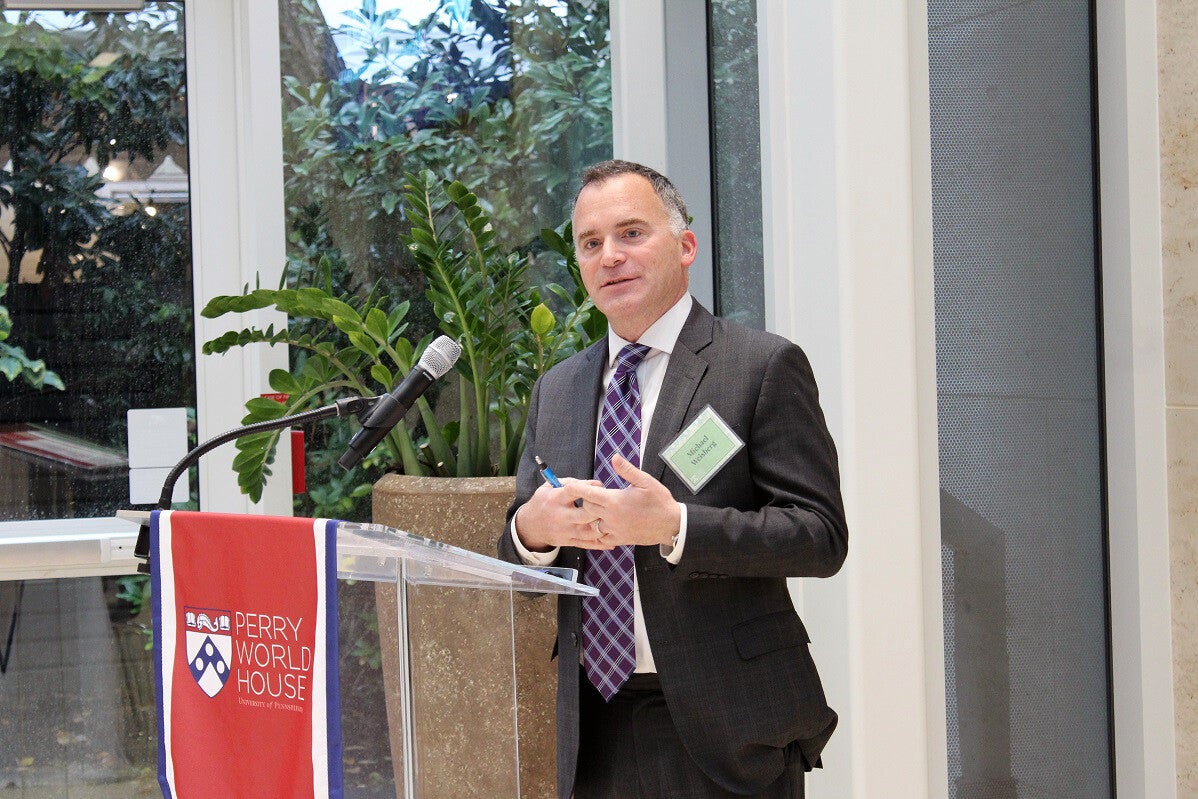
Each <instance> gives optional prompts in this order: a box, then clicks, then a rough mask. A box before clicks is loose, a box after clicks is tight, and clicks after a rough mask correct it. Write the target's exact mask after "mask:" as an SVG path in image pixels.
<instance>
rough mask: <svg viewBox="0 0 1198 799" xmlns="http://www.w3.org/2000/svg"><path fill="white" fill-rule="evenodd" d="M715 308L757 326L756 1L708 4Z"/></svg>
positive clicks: (760, 291) (760, 257) (761, 278)
mask: <svg viewBox="0 0 1198 799" xmlns="http://www.w3.org/2000/svg"><path fill="white" fill-rule="evenodd" d="M707 13H708V26H709V28H708V31H709V37H710V42H711V110H712V149H713V161H714V164H713V169H714V171H715V175H714V178H715V179H714V180H713V181H712V183H713V185H714V194H715V212H714V215H715V258H714V263H715V272H716V307H717V309H718V312H719V314H720V315H721V316H726V317H728V318H730V319H735V320H737V321H738V322H742V323H743V324H747V325H752V326H753V327H757V328H764V327H765V254H764V253H765V250H764V247H765V243H764V239H763V238H762V231H761V116H760V106H759V103H758V88H757V2H756V0H710V1H709V2H708V4H707Z"/></svg>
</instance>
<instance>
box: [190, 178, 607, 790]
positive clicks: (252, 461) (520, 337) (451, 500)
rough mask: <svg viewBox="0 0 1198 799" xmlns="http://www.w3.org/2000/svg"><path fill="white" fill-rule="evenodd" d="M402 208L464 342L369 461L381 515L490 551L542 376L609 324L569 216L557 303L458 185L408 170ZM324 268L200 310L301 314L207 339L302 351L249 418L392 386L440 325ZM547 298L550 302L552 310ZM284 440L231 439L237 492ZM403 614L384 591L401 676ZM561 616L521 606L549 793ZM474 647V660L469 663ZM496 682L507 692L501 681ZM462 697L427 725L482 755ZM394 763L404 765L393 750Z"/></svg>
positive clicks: (484, 732) (445, 780)
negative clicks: (345, 286) (344, 288)
mask: <svg viewBox="0 0 1198 799" xmlns="http://www.w3.org/2000/svg"><path fill="white" fill-rule="evenodd" d="M402 203H403V206H402V207H403V213H404V214H405V216H406V218H407V221H408V223H409V225H410V228H409V230H408V232H407V233H405V234H404V236H403V242H404V244H405V245H406V247H407V248H408V251H409V252H410V253H411V255H412V258H413V261H414V262H415V264H416V265H417V266H418V267H419V270H420V272H421V274H422V275H423V276H424V278H425V280H426V281H427V297H428V299H429V301H430V303H431V305H432V310H433V314H434V315H435V318H436V319H437V322H438V325H439V332H440V333H443V334H445V335H449V336H452V337H453V338H454V339H455V340H457V341H458V342H459V343H460V344H461V345H462V355H461V357H460V359H459V360H458V362H457V364H456V365H455V369H454V375H455V377H456V380H453V381H449V383H448V384H447V385H446V387H445V388H444V389H443V390H442V391H441V392H440V394H439V396H438V397H437V398H436V399H435V400H434V401H429V400H428V399H426V398H425V397H422V398H421V399H419V400H418V401H417V403H416V404H417V409H416V410H415V411H414V412H413V414H412V416H413V417H417V416H418V418H417V419H413V420H412V421H413V424H411V425H400V426H398V427H397V428H396V429H395V430H393V431H392V432H391V433H390V434H389V435H388V436H387V438H386V439H385V441H384V442H383V443H382V444H381V445H380V446H379V447H378V448H377V449H376V450H375V453H374V454H373V455H372V456H371V457H372V458H373V459H374V460H375V461H376V462H382V463H384V464H386V465H387V466H388V467H390V468H391V469H394V470H397V472H402V474H400V473H396V472H392V473H388V474H386V475H384V476H383V478H382V479H380V480H379V481H378V482H376V483H375V484H374V487H373V504H374V514H373V516H374V520H375V521H376V522H379V523H384V524H388V525H390V526H393V527H397V528H399V529H403V530H407V531H410V532H414V533H418V534H420V535H425V536H427V537H430V538H434V539H437V540H440V541H443V542H446V543H450V544H454V545H456V546H462V547H465V548H467V549H472V550H475V551H478V552H482V553H484V554H490V553H492V552H493V551H494V540H495V537H496V536H497V535H498V534H499V531H500V529H501V526H502V519H503V513H504V511H505V510H506V508H507V505H508V504H509V503H510V501H511V498H512V496H513V494H514V491H515V478H514V477H513V475H514V474H515V470H516V467H517V465H518V463H519V460H520V455H521V450H522V447H523V439H524V424H525V420H526V418H527V414H528V400H529V396H530V393H531V390H532V385H533V383H534V382H535V380H536V378H537V377H538V376H540V375H541V374H542V373H543V372H544V371H545V370H547V369H548V368H550V367H551V366H552V365H553V364H555V363H557V362H559V361H561V360H562V359H563V358H565V357H567V356H569V355H570V354H572V353H574V352H576V351H578V350H579V349H580V348H582V347H584V346H586V345H587V344H589V343H591V342H592V341H593V340H595V339H596V338H597V337H600V336H602V335H604V334H605V332H606V321H605V320H604V319H603V317H602V316H601V315H600V314H599V312H598V311H597V310H596V309H595V308H594V306H593V304H592V303H591V301H590V299H589V298H587V296H586V292H585V289H584V288H583V286H582V280H581V277H580V276H579V272H578V266H577V262H576V261H575V259H574V253H573V247H572V245H571V243H570V241H569V239H570V233H569V229H568V226H567V227H566V228H565V229H564V230H563V232H562V233H558V232H555V231H552V230H543V231H541V235H540V238H541V240H542V242H543V243H544V246H545V247H546V248H547V249H548V250H549V251H551V252H554V253H556V254H557V255H558V256H560V258H561V259H563V261H564V265H565V268H566V270H567V272H568V274H569V275H570V277H571V278H572V281H573V283H574V285H573V286H572V287H571V288H568V289H567V288H565V287H563V286H561V285H558V284H556V283H549V284H547V285H546V286H545V287H544V290H545V292H546V293H547V294H548V295H552V298H550V297H549V296H543V295H542V292H541V289H539V288H537V287H536V286H534V285H532V282H531V281H530V278H529V265H530V260H531V256H530V254H529V253H528V252H521V251H504V250H503V249H502V248H501V247H499V246H498V245H497V244H496V242H495V235H494V232H493V230H492V228H491V222H490V218H489V216H488V214H487V212H486V211H485V210H484V209H483V207H482V205H481V204H480V203H479V200H478V198H477V197H476V196H475V195H474V194H473V193H471V192H470V191H469V190H467V189H466V187H465V186H464V185H462V184H461V183H458V182H444V181H438V180H436V179H435V178H434V177H433V176H432V174H431V173H427V172H426V173H422V174H420V175H408V176H407V181H406V186H405V190H404V195H403V200H402ZM325 267H326V271H325V275H324V278H325V280H324V282H325V285H324V286H323V287H318V286H308V287H304V288H280V289H274V290H268V289H257V290H254V291H248V292H247V293H245V294H243V295H237V296H224V297H217V298H215V299H213V300H212V301H211V302H210V303H209V304H208V305H207V307H205V308H204V310H203V314H204V315H205V316H207V317H210V318H211V317H218V316H222V315H224V314H229V313H236V312H243V311H248V310H253V309H258V308H265V307H274V308H277V309H278V310H281V311H283V312H285V313H287V314H288V316H289V317H291V320H292V324H291V325H290V326H289V327H286V328H282V329H277V330H276V329H274V328H273V327H267V328H255V327H251V328H246V329H244V330H240V331H231V332H229V333H226V334H224V335H223V336H221V337H219V338H217V339H215V340H213V341H210V342H208V343H207V344H205V346H204V352H205V353H220V352H225V351H227V350H228V349H230V348H232V347H236V346H245V345H248V344H252V343H267V344H286V345H289V346H290V347H292V348H293V351H295V352H296V353H297V357H295V358H294V365H293V367H292V368H291V369H290V370H282V369H279V370H275V371H274V372H272V373H271V374H270V385H271V388H273V389H274V390H275V391H277V392H280V393H281V394H285V395H287V398H286V399H285V400H283V401H279V400H276V399H251V400H250V401H249V402H247V403H246V407H247V410H248V415H247V416H246V418H245V420H244V421H245V422H247V423H249V422H256V421H262V420H266V419H274V418H278V417H280V416H283V415H287V414H291V413H298V412H301V411H304V410H308V409H309V408H312V407H316V406H318V405H321V404H324V403H325V402H327V399H328V395H329V393H330V392H334V393H337V394H338V395H339V396H344V395H345V394H348V393H358V394H362V395H372V394H377V393H380V392H383V391H387V390H390V388H391V387H392V386H393V385H394V384H395V383H396V382H397V381H398V380H399V379H402V377H403V376H404V375H406V374H407V372H408V371H409V370H411V368H412V367H413V365H414V364H415V363H416V362H417V361H418V360H419V356H420V354H421V352H422V351H423V349H424V348H425V347H426V346H427V345H428V343H429V341H430V340H431V339H432V337H433V335H434V334H433V333H429V334H427V335H425V336H423V337H422V338H421V339H420V340H419V341H416V342H413V341H411V340H410V338H409V337H408V335H407V333H408V325H409V322H408V317H409V314H410V312H411V306H410V304H409V303H408V302H401V303H395V304H390V303H388V302H386V301H385V300H383V299H382V298H381V297H379V296H378V292H377V290H372V291H370V292H368V293H367V295H366V296H365V297H364V298H354V297H353V296H352V295H349V294H348V293H342V295H341V296H337V295H336V294H335V293H334V290H333V286H334V283H335V281H334V279H333V275H332V273H333V269H332V265H331V264H327V263H326V264H325ZM546 299H552V301H553V302H555V304H556V305H557V307H558V312H557V313H555V312H554V311H552V310H550V308H549V306H548V304H547V303H546V302H545V301H544V300H546ZM442 382H444V381H442ZM342 424H344V423H342ZM278 435H279V434H278V433H267V434H260V435H255V436H248V437H245V438H243V439H241V440H240V441H239V442H238V444H237V446H238V448H239V450H240V452H239V454H238V455H237V457H236V458H235V460H234V468H235V470H236V471H237V478H238V482H239V484H240V485H241V487H242V489H243V490H244V491H246V492H247V493H249V494H250V495H251V496H254V497H257V496H260V494H261V491H262V486H263V484H264V481H265V480H266V479H267V477H268V476H269V474H270V464H271V460H272V458H273V453H274V449H275V445H276V444H277V441H278ZM475 593H487V594H489V593H490V592H475ZM460 601H461V597H460V596H458V595H450V596H446V597H444V598H443V599H442V600H440V603H441V604H440V606H438V602H437V601H432V602H429V603H426V604H424V605H422V607H421V609H420V613H419V614H417V615H416V620H415V621H414V624H416V625H419V628H418V629H415V630H412V631H411V633H412V635H413V636H414V638H420V636H421V633H422V631H428V630H432V629H436V628H445V627H448V626H452V625H454V624H455V623H456V621H455V619H461V617H462V614H463V612H465V613H467V614H469V613H470V612H471V611H470V609H463V608H462V607H460V606H459V607H454V606H452V605H455V604H457V603H459V602H460ZM484 601H485V600H484ZM395 612H396V611H395V602H394V596H393V594H392V595H387V594H385V593H380V595H379V601H378V614H379V617H378V628H379V630H380V647H381V650H382V667H383V669H384V678H385V679H386V678H387V677H388V676H389V675H394V674H395V673H396V672H397V665H396V664H395V663H394V662H393V660H392V659H393V657H394V655H395V652H396V651H397V646H396V642H395V639H394V637H393V635H394V631H395V630H396V616H395ZM552 613H553V609H552V603H547V602H540V603H520V605H519V606H518V608H517V617H518V618H517V624H518V625H519V628H520V634H519V636H518V640H519V642H520V646H521V648H522V651H521V652H520V654H519V655H518V660H519V661H520V662H521V665H520V676H521V681H520V706H521V713H522V715H521V723H520V738H521V760H522V763H523V764H524V765H523V768H522V771H524V772H525V774H524V776H523V783H524V784H525V785H526V786H535V785H537V784H538V783H545V790H546V791H548V790H551V786H552V782H553V781H552V773H553V762H554V756H553V751H554V750H553V746H554V743H553V693H552V686H553V684H554V680H553V676H552V673H551V672H550V670H549V668H550V664H549V661H548V660H547V659H546V658H545V652H547V651H549V648H550V646H551V645H552V638H553V635H554V625H553V622H552ZM388 632H391V635H388ZM471 653H473V654H471ZM414 657H420V654H419V653H418V652H417V653H414ZM472 657H473V658H477V661H476V662H468V661H471V658H472ZM420 669H421V670H422V671H423V673H424V674H425V675H426V679H427V680H429V681H430V682H432V683H442V682H443V683H444V684H447V685H452V684H456V682H457V681H459V680H460V679H461V678H462V674H464V673H469V674H472V675H479V677H480V679H477V680H476V679H474V678H473V677H472V678H471V682H472V684H474V685H476V686H477V685H478V684H479V683H480V682H486V680H485V678H484V677H483V675H486V674H488V673H493V672H494V667H493V663H491V661H490V657H489V656H488V655H487V653H486V651H485V649H479V648H477V647H475V648H470V647H467V648H466V649H465V650H463V651H462V652H459V653H457V654H454V655H446V653H445V651H444V648H441V649H439V650H438V652H436V653H433V652H430V653H428V656H427V657H426V658H425V659H424V660H423V661H422V662H421V665H420ZM494 688H495V690H496V691H502V686H500V685H495V686H494ZM388 696H389V708H388V715H389V716H390V717H392V719H393V729H394V728H397V727H398V720H397V719H398V715H397V714H398V710H397V706H395V705H394V703H393V701H392V700H393V699H394V698H395V697H396V696H397V691H391V690H388ZM454 701H455V697H454V696H448V697H441V698H440V699H439V704H438V708H439V709H438V713H437V714H436V716H437V718H436V719H435V720H426V722H425V723H431V724H444V725H447V728H446V729H445V730H444V731H437V730H429V729H427V728H426V730H425V734H426V735H428V736H429V737H430V738H434V739H437V740H440V741H445V742H449V743H446V744H445V745H447V746H451V745H454V744H453V743H452V742H454V741H457V742H460V744H459V745H460V746H461V749H462V752H461V755H460V756H468V757H472V758H477V757H478V752H480V751H486V750H487V749H488V747H486V746H485V742H486V740H487V738H488V735H490V734H491V733H490V732H489V731H488V728H487V726H486V724H485V723H483V722H481V721H479V718H478V714H477V713H473V712H472V710H471V708H470V705H469V703H470V702H478V701H480V698H479V697H478V696H477V694H475V695H473V696H471V695H467V694H462V695H459V696H457V697H456V701H458V702H464V703H467V704H466V705H464V706H463V707H462V708H459V709H458V712H454V711H453V710H451V709H450V706H451V705H452V703H453V702H454ZM498 701H501V702H502V701H503V700H502V697H500V698H499V700H498ZM507 701H508V702H509V703H510V693H509V694H508V695H507ZM468 722H474V723H473V725H472V730H471V733H470V734H469V735H468V736H467V737H465V738H463V737H462V729H461V726H462V725H467V724H468ZM454 725H457V726H456V727H455V728H454V729H452V730H451V729H450V727H454ZM439 733H443V734H439ZM451 733H452V734H451ZM476 739H477V740H476ZM398 744H399V738H398V735H393V736H392V746H393V748H394V747H396V746H398ZM455 758H458V759H460V757H459V756H458V755H455V754H453V753H447V754H446V758H445V760H446V761H447V762H452V761H453V760H454V759H455ZM393 762H396V763H398V762H400V759H399V757H398V754H395V755H393ZM421 779H422V781H423V780H429V781H430V782H429V783H428V784H427V785H426V787H427V788H429V789H431V790H434V793H433V794H430V795H446V796H454V795H467V794H466V793H462V792H460V791H459V790H458V789H459V788H461V787H462V786H457V785H456V783H455V780H460V779H463V777H462V776H461V775H458V776H455V775H453V774H450V773H447V772H446V773H442V772H439V771H427V770H426V771H425V772H424V773H422V775H421ZM433 783H435V788H433V787H432V786H433ZM475 787H476V788H477V786H475ZM533 793H534V794H536V793H538V791H536V790H535V789H534V791H533Z"/></svg>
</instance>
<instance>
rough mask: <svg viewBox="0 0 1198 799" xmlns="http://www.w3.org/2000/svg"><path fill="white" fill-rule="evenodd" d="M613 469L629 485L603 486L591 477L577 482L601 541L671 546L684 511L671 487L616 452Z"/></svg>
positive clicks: (605, 542)
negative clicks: (624, 486) (587, 480)
mask: <svg viewBox="0 0 1198 799" xmlns="http://www.w3.org/2000/svg"><path fill="white" fill-rule="evenodd" d="M611 465H612V469H613V470H614V471H615V473H616V474H618V475H619V476H620V477H621V478H623V479H624V481H625V482H626V483H628V487H627V488H602V487H600V486H598V485H596V484H595V482H596V481H594V480H592V481H590V482H588V483H578V484H576V486H575V488H574V490H575V491H577V493H578V496H580V497H582V500H583V503H582V510H583V511H586V513H587V515H589V516H591V517H593V518H594V519H595V524H594V527H595V532H597V533H599V534H600V535H599V537H598V539H597V540H598V543H601V544H604V545H605V546H603V547H596V548H603V549H609V548H611V547H615V546H620V545H623V544H638V545H642V546H646V545H653V544H659V545H662V544H664V545H665V546H669V545H670V543H671V542H672V541H673V539H674V536H675V535H677V534H678V526H679V524H680V523H681V518H682V511H680V510H679V508H678V502H677V500H675V499H674V497H673V496H672V495H671V494H670V490H669V489H668V488H666V487H665V486H664V485H662V484H661V483H660V482H658V481H657V480H655V479H654V478H653V476H652V475H650V474H648V473H646V472H642V471H641V470H640V469H638V468H636V467H635V466H633V465H632V464H631V463H629V462H628V461H627V460H625V459H624V458H622V457H620V456H619V455H616V456H615V457H613V458H612V461H611Z"/></svg>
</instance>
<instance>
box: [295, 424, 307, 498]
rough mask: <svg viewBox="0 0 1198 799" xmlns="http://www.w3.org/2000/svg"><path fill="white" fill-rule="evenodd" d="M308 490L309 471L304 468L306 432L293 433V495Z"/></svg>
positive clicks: (297, 431)
mask: <svg viewBox="0 0 1198 799" xmlns="http://www.w3.org/2000/svg"><path fill="white" fill-rule="evenodd" d="M307 490H308V470H307V469H306V468H305V466H304V431H303V430H292V431H291V493H292V494H302V493H304V492H305V491H307Z"/></svg>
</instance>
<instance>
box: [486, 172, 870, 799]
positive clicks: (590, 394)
mask: <svg viewBox="0 0 1198 799" xmlns="http://www.w3.org/2000/svg"><path fill="white" fill-rule="evenodd" d="M686 220H687V214H686V207H685V205H684V203H683V201H682V198H681V197H680V196H679V195H678V192H677V190H676V189H675V188H674V187H673V185H672V184H671V183H670V182H669V180H667V179H666V178H665V177H664V176H662V175H661V174H659V173H657V172H656V171H654V170H652V169H649V168H647V167H644V166H641V165H639V164H632V163H629V162H624V161H608V162H604V163H602V164H597V165H595V166H594V167H591V168H590V169H589V170H587V172H586V173H585V174H584V175H583V187H582V189H581V190H580V192H579V194H578V196H577V199H576V201H575V207H574V225H573V227H574V243H575V245H576V248H577V253H578V261H579V266H580V267H581V270H582V277H583V282H584V284H585V285H586V288H587V291H588V292H589V293H590V296H591V298H592V299H593V300H594V302H595V305H596V306H597V307H598V308H599V310H601V311H602V312H603V313H604V314H605V315H606V316H607V319H608V322H609V328H610V329H609V334H608V337H607V339H605V340H604V341H601V342H597V343H596V344H595V345H593V346H591V347H589V348H587V349H586V350H584V351H583V352H581V353H578V354H577V355H575V356H573V357H572V358H569V359H568V360H566V361H564V362H563V363H561V364H559V365H558V366H556V367H554V368H553V369H551V370H550V371H549V372H548V373H546V374H545V375H544V376H543V377H542V378H541V379H540V380H539V381H538V382H537V385H536V387H535V388H534V389H533V393H532V400H531V405H530V409H529V415H528V425H527V429H526V443H527V447H526V450H525V453H524V457H523V459H522V461H521V463H520V468H519V473H518V477H517V491H516V499H515V501H514V503H513V504H512V507H511V509H510V510H509V512H508V530H507V531H506V532H505V534H504V535H503V536H502V537H501V539H500V543H499V551H500V555H501V556H502V557H504V558H506V559H508V560H511V561H514V562H523V563H529V564H539V565H548V564H550V563H553V564H556V565H559V566H567V567H573V568H577V569H579V570H580V572H581V573H582V574H583V575H584V578H585V580H586V582H588V583H589V584H591V585H596V586H598V587H600V588H601V597H600V599H598V600H593V599H587V600H586V601H585V603H584V602H582V601H579V600H578V599H577V598H571V597H565V598H562V599H560V601H559V605H558V644H557V653H558V656H559V661H558V662H559V682H558V709H557V718H558V754H557V757H558V791H559V794H560V796H561V799H568V797H570V796H571V794H572V793H573V795H574V796H575V798H576V799H597V798H598V797H602V798H603V799H650V797H652V798H654V799H660V798H663V797H679V799H709V798H710V799H715V798H716V797H733V796H757V797H763V798H768V799H776V798H780V797H791V798H793V797H802V795H803V774H804V772H805V771H806V770H808V769H810V768H811V767H813V766H815V765H817V764H818V763H819V754H820V751H821V749H822V748H823V746H824V744H825V743H826V742H827V740H828V737H829V736H830V735H831V733H832V730H833V728H834V727H835V725H836V714H835V713H834V712H833V711H832V710H831V709H830V708H829V707H828V706H827V703H826V702H825V699H824V693H823V689H822V687H821V685H820V681H819V677H818V675H817V674H816V670H815V666H814V663H813V662H812V659H811V655H810V653H809V651H808V646H807V645H808V641H809V639H808V637H807V633H806V631H805V629H804V627H803V624H802V622H801V621H800V619H799V617H798V615H797V614H796V613H795V610H794V607H793V605H792V603H791V599H790V595H789V593H788V591H787V587H786V578H787V577H826V576H829V575H832V574H834V573H836V571H837V570H838V569H839V568H840V566H841V564H842V563H843V562H844V559H845V555H846V551H847V541H848V534H847V530H846V526H845V520H844V509H843V504H842V501H841V497H840V488H839V477H838V473H837V464H836V454H835V449H834V447H833V443H832V440H831V437H830V436H829V434H828V431H827V428H826V426H825V424H824V419H823V414H822V412H821V411H820V408H819V404H818V399H817V392H816V386H815V380H814V377H813V375H812V372H811V368H810V366H809V365H808V362H807V359H806V357H805V356H804V355H803V353H802V351H801V350H800V349H799V348H798V347H797V346H795V345H794V344H792V343H791V342H789V341H787V340H785V339H783V338H780V337H778V336H775V335H772V334H768V333H763V332H760V331H757V330H752V329H749V328H746V327H743V326H740V325H737V324H735V323H732V322H728V321H725V320H722V319H717V318H715V317H713V316H712V315H711V314H710V313H709V312H708V311H707V310H706V309H705V308H703V307H702V306H700V305H699V304H698V303H697V302H694V301H693V300H692V298H691V296H690V294H689V292H688V291H687V281H688V274H689V273H688V267H689V266H690V265H691V263H692V262H693V261H694V258H695V253H696V248H697V244H696V240H695V236H694V234H693V233H692V232H691V231H690V230H687V229H686ZM692 422H694V423H695V425H702V428H701V429H699V430H698V431H694V430H689V429H688V428H689V427H691V426H692ZM676 440H678V442H679V443H680V444H681V448H680V449H681V451H682V452H683V453H684V455H685V457H683V458H679V457H678V456H677V455H675V456H673V457H672V459H671V460H672V464H671V463H667V460H666V457H665V456H666V455H669V453H671V452H672V451H674V450H677V449H679V447H670V445H671V444H672V443H674V442H675V441H676ZM740 442H743V446H739V448H738V444H739V443H740ZM709 452H711V453H714V455H711V456H709V454H708V453H709ZM692 455H693V456H694V458H693V459H692V458H691V456H692ZM535 456H539V457H540V458H542V459H543V460H544V461H545V462H546V463H548V464H551V465H552V466H553V468H554V469H556V470H557V472H558V473H559V474H561V475H563V478H564V479H563V480H562V482H563V483H564V485H562V486H561V487H558V488H555V487H552V486H551V485H549V484H548V483H545V482H544V481H543V480H542V478H541V477H540V476H539V474H538V468H537V464H536V462H535V460H534V457H535ZM716 456H718V458H716V460H714V461H710V457H716ZM705 459H709V460H708V461H705ZM694 464H698V466H697V467H695V468H693V469H692V468H691V467H692V466H693V465H694ZM638 465H639V468H638ZM715 467H718V468H715ZM566 476H568V477H566ZM592 477H594V478H597V479H588V478H592Z"/></svg>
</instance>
